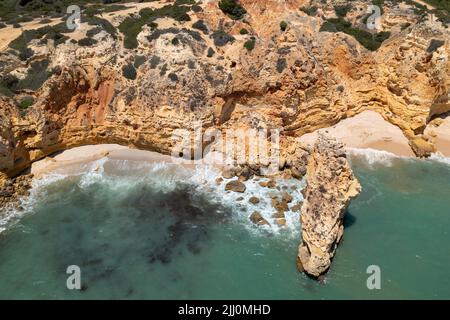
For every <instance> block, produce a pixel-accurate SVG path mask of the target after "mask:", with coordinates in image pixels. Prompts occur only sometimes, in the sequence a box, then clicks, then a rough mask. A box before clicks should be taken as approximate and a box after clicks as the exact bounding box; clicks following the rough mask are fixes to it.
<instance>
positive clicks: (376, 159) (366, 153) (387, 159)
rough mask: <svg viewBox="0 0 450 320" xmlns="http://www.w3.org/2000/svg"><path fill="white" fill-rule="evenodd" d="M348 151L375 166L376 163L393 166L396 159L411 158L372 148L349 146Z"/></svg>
mask: <svg viewBox="0 0 450 320" xmlns="http://www.w3.org/2000/svg"><path fill="white" fill-rule="evenodd" d="M347 151H348V152H349V154H350V155H351V156H356V157H359V158H362V159H364V161H365V162H366V163H367V164H368V165H369V166H373V165H375V164H382V165H385V166H391V165H392V161H393V160H394V159H409V158H408V157H402V156H398V155H396V154H393V153H390V152H387V151H383V150H375V149H370V148H347Z"/></svg>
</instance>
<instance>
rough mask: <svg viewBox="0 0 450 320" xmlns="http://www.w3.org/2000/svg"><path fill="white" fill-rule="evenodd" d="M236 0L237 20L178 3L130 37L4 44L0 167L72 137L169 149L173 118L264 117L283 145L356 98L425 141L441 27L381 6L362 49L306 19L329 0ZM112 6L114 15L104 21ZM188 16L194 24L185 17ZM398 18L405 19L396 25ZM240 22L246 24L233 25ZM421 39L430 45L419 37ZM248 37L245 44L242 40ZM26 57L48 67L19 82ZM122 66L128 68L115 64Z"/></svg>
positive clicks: (212, 5) (70, 142)
mask: <svg viewBox="0 0 450 320" xmlns="http://www.w3.org/2000/svg"><path fill="white" fill-rule="evenodd" d="M172 3H173V1H164V2H160V1H156V2H151V3H148V4H146V5H148V6H150V7H151V8H159V7H161V6H163V5H167V4H169V5H171V4H172ZM312 3H314V4H316V5H318V6H319V10H318V12H317V14H315V15H314V16H310V15H308V14H306V13H305V12H303V11H301V10H300V8H302V7H307V6H310V5H311V4H312ZM368 3H369V1H354V2H352V7H351V10H350V11H349V12H348V13H347V18H348V20H351V21H353V22H354V23H355V24H357V23H360V22H358V21H360V20H361V19H363V18H364V12H365V11H364V8H366V7H367V5H368ZM241 4H242V5H243V6H244V7H245V9H246V11H247V15H246V16H245V20H244V19H241V20H233V19H231V18H230V17H228V16H227V15H226V14H224V13H223V12H222V11H221V10H220V9H219V8H218V5H217V1H204V2H203V4H201V5H200V6H201V8H202V10H195V11H194V10H192V11H189V12H188V15H189V17H190V21H177V20H174V19H172V18H170V17H166V18H158V19H157V20H155V23H156V24H157V25H158V26H157V28H156V29H155V28H151V27H150V26H149V25H144V26H143V27H142V31H141V32H140V33H139V34H138V36H137V41H138V42H137V44H138V45H137V47H136V48H134V49H127V48H125V47H124V45H123V43H124V36H123V35H122V34H121V33H120V32H118V31H117V34H115V35H114V34H111V33H109V32H106V31H104V30H103V31H100V32H98V33H97V34H95V35H94V36H93V38H94V39H95V40H96V41H97V44H95V45H91V46H80V45H79V44H76V43H73V42H74V41H70V40H67V41H65V42H64V43H58V44H56V43H55V42H54V41H53V40H51V39H46V37H45V36H44V37H42V38H37V39H32V40H30V41H28V48H29V49H31V50H32V51H33V53H34V54H33V55H31V56H30V57H25V58H23V57H20V55H18V54H17V52H16V51H14V50H4V51H3V52H2V53H1V61H2V62H3V63H1V64H0V74H1V76H2V77H3V78H5V77H7V76H14V77H15V79H16V80H18V81H19V84H20V85H18V86H16V88H15V89H14V90H13V94H12V95H11V96H10V98H7V97H1V99H0V117H1V123H0V127H1V128H0V134H1V136H0V137H1V138H0V171H1V172H2V173H4V174H7V175H9V176H13V175H16V174H18V173H19V172H21V171H22V170H23V169H25V168H27V167H28V166H29V165H30V163H31V162H33V161H35V160H38V159H41V158H43V157H45V156H47V155H49V154H51V153H53V152H55V151H58V150H62V149H66V148H69V147H74V146H79V145H83V144H94V143H119V144H124V145H129V146H134V147H137V148H142V149H148V150H154V151H159V152H163V153H170V152H171V151H172V149H173V146H174V145H175V144H176V143H177V141H176V140H174V139H173V133H174V130H176V129H188V130H192V129H193V127H194V126H195V123H199V121H201V124H202V127H203V129H206V128H209V127H215V128H218V129H220V130H225V129H228V128H254V129H261V128H265V129H272V128H277V129H278V130H280V132H281V140H282V145H288V143H283V141H285V140H286V139H287V137H297V136H300V135H302V134H304V133H307V132H311V131H313V130H315V129H318V128H323V127H328V126H331V125H333V124H335V123H337V122H338V121H339V120H341V119H344V118H346V117H350V116H353V115H355V114H357V113H359V112H361V111H363V110H367V109H370V110H374V111H377V112H379V113H380V114H381V115H382V116H383V117H384V118H385V119H386V120H388V121H390V122H391V123H394V124H396V125H398V126H399V127H400V128H401V129H402V130H403V132H404V133H405V135H406V137H407V138H408V139H409V140H410V142H411V145H412V147H413V148H414V150H415V151H416V153H417V154H418V155H427V154H428V153H429V152H431V151H433V150H434V146H433V144H432V143H431V142H430V141H427V137H426V136H424V135H423V134H422V132H423V131H424V129H425V128H426V125H427V122H428V121H430V120H432V119H433V118H434V117H436V116H437V115H439V114H442V113H445V112H447V111H449V110H450V106H449V102H448V92H449V88H450V80H449V79H450V72H449V70H450V62H449V53H450V44H449V39H450V37H449V30H448V29H447V28H445V27H444V26H443V25H442V24H441V23H439V22H437V21H432V20H427V19H420V18H419V17H417V16H415V15H414V14H410V15H406V16H405V15H402V14H397V13H396V11H395V10H394V9H393V8H391V7H390V6H388V5H386V7H385V8H384V11H385V14H384V15H383V17H382V21H383V28H390V29H389V30H390V31H392V35H391V37H390V38H389V39H388V40H386V41H385V42H384V43H383V44H382V46H381V47H380V48H379V49H378V50H377V51H373V52H372V51H369V50H367V49H366V48H364V47H363V46H362V45H361V44H360V43H358V41H357V40H356V39H355V38H354V37H352V36H350V35H347V34H344V33H342V32H323V31H320V28H321V26H322V25H323V23H324V21H325V19H328V18H331V17H336V13H335V9H334V6H333V1H331V0H330V1H327V2H323V1H317V3H316V2H314V1H312V2H311V1H306V0H289V1H275V0H258V1H255V0H242V1H241ZM127 14H128V13H127ZM125 18H126V16H125V15H124V16H120V14H116V16H115V17H114V18H113V19H111V23H112V26H113V27H114V28H119V26H120V25H121V23H122V22H123V20H124V19H125ZM198 21H202V24H201V25H203V26H204V27H200V29H199V27H198V25H197V28H194V27H193V25H194V24H195V23H196V22H198ZM281 21H285V22H286V23H287V28H286V30H284V31H283V30H281V28H280V22H281ZM405 22H408V23H410V24H411V25H410V26H407V27H405V28H404V29H403V30H401V28H400V26H403V25H404V24H405ZM81 27H82V28H81V31H76V32H74V34H72V33H68V34H66V36H68V37H69V38H72V40H73V39H74V38H76V37H80V32H81V37H82V36H84V35H85V34H86V31H87V30H89V29H92V28H94V27H96V26H95V25H94V26H93V25H89V24H88V23H82V25H81ZM83 28H84V29H83ZM244 28H245V29H246V30H247V31H248V34H241V30H242V29H244ZM174 39H176V40H174ZM433 40H434V41H438V44H439V45H435V46H434V47H432V46H431V41H433ZM248 41H250V42H253V44H254V49H246V48H244V43H246V42H248ZM75 42H76V41H75ZM37 62H41V63H43V62H45V63H48V67H47V68H46V69H45V70H41V71H40V72H46V73H48V75H49V78H48V79H47V80H46V81H43V83H42V85H40V86H39V87H38V88H37V89H36V88H34V86H31V87H33V88H32V89H29V88H27V87H26V86H25V84H26V83H29V82H30V81H31V82H33V81H34V79H33V78H32V76H31V75H33V74H35V73H38V74H40V73H39V72H36V68H37V67H38V65H37V64H36V63H37ZM130 65H132V69H134V70H135V72H136V74H135V75H134V74H133V71H131V72H129V69H128V72H126V71H124V68H125V69H126V66H128V67H129V66H130ZM36 81H37V80H36ZM24 97H31V98H33V103H32V105H31V106H30V107H28V108H27V109H26V110H25V109H24V108H22V109H20V108H19V106H18V104H19V102H20V100H21V99H23V98H24Z"/></svg>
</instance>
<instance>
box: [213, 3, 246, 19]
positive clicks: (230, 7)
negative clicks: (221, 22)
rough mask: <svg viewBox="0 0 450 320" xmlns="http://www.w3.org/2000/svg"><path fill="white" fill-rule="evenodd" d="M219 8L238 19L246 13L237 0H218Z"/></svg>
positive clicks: (232, 17)
mask: <svg viewBox="0 0 450 320" xmlns="http://www.w3.org/2000/svg"><path fill="white" fill-rule="evenodd" d="M219 8H220V10H222V12H223V13H225V14H226V15H228V16H229V17H230V18H231V19H233V20H240V19H242V18H243V17H244V16H245V15H246V14H247V11H246V10H245V8H244V7H243V6H241V5H240V4H239V2H238V1H237V0H220V1H219Z"/></svg>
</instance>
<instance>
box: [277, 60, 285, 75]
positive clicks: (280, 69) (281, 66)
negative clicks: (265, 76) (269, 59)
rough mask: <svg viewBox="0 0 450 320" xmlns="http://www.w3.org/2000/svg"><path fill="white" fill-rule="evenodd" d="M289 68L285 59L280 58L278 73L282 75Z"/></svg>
mask: <svg viewBox="0 0 450 320" xmlns="http://www.w3.org/2000/svg"><path fill="white" fill-rule="evenodd" d="M286 67H287V62H286V59H285V58H280V59H278V61H277V72H278V73H282V72H283V70H284V69H285V68H286Z"/></svg>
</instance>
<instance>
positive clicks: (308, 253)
mask: <svg viewBox="0 0 450 320" xmlns="http://www.w3.org/2000/svg"><path fill="white" fill-rule="evenodd" d="M306 180H307V186H306V188H305V189H304V190H303V196H304V198H305V201H304V203H303V206H302V210H301V217H300V221H301V228H302V239H301V243H300V246H299V249H298V257H297V266H298V269H299V270H300V271H301V272H305V273H307V274H308V275H310V276H312V277H315V278H318V277H320V276H321V275H323V274H325V273H326V272H327V270H328V269H329V267H330V265H331V260H332V258H333V256H334V254H335V252H336V249H337V246H338V244H339V242H340V241H341V239H342V236H343V234H344V215H345V212H346V209H347V207H348V205H349V203H350V201H351V200H352V199H353V198H355V197H356V196H357V195H358V194H359V193H360V191H361V186H360V184H359V182H358V180H357V179H356V178H355V176H354V175H353V172H352V170H351V168H350V166H349V164H348V161H347V158H346V153H345V150H344V147H343V145H342V144H341V143H338V142H337V141H336V140H335V139H332V138H330V137H328V136H326V135H324V134H320V135H319V137H318V139H317V141H316V143H315V145H314V150H313V152H312V154H311V156H310V157H309V161H308V167H307V175H306Z"/></svg>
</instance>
